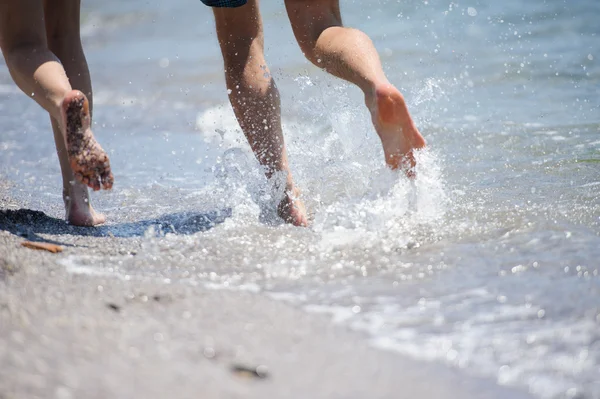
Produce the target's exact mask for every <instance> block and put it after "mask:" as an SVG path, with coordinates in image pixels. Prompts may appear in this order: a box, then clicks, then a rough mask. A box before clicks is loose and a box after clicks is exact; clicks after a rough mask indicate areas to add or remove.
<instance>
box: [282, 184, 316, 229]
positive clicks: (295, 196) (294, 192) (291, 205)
mask: <svg viewBox="0 0 600 399" xmlns="http://www.w3.org/2000/svg"><path fill="white" fill-rule="evenodd" d="M277 214H278V215H279V217H280V218H282V219H283V220H284V221H285V222H286V223H289V224H293V225H294V226H299V227H307V226H308V218H307V217H306V208H305V207H304V203H303V202H302V200H300V190H298V189H297V188H295V187H294V188H292V189H291V190H286V193H285V197H284V198H283V200H281V202H280V203H279V206H278V207H277Z"/></svg>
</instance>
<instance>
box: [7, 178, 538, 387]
mask: <svg viewBox="0 0 600 399" xmlns="http://www.w3.org/2000/svg"><path fill="white" fill-rule="evenodd" d="M7 187H8V183H7V182H1V181H0V190H1V191H0V198H1V199H0V253H1V254H2V256H1V257H0V364H2V367H0V398H3V399H13V398H28V399H33V398H61V399H62V398H90V399H92V398H108V397H110V398H132V397H146V398H164V397H173V398H188V397H189V398H192V397H193V398H198V397H202V398H207V399H208V398H242V397H243V398H264V397H269V398H275V397H280V398H282V397H285V398H306V397H310V398H415V397H417V398H469V397H472V398H506V397H511V398H518V397H527V396H526V395H524V394H522V393H521V392H518V391H513V390H505V389H504V388H499V387H498V386H496V385H495V384H494V383H493V382H491V381H486V380H479V379H471V378H466V377H465V376H464V375H460V374H459V373H458V372H457V371H454V370H450V369H446V368H444V367H442V366H438V365H432V364H426V363H419V362H415V361H412V360H408V359H405V358H403V357H401V356H396V355H395V354H392V353H387V352H383V351H379V350H376V349H373V348H370V347H369V346H368V345H367V342H366V340H365V339H364V337H361V336H360V335H358V334H355V333H353V332H350V331H348V330H346V329H344V328H342V327H339V326H334V325H333V324H332V323H331V322H330V321H329V320H328V319H327V318H326V317H324V316H319V315H313V314H307V313H305V312H303V311H301V310H300V309H296V308H294V307H293V306H290V305H288V304H286V303H283V302H277V301H274V300H272V299H269V298H267V297H265V296H263V295H261V294H257V293H250V292H243V291H229V290H211V289H207V288H204V287H199V286H186V285H183V284H163V283H157V282H151V281H140V280H135V279H131V280H128V279H127V278H122V279H119V278H111V277H106V276H94V275H84V274H73V273H69V272H68V271H67V268H66V267H65V266H64V259H68V258H67V257H68V256H70V255H74V254H75V255H84V254H86V253H93V254H94V255H95V256H98V255H101V254H106V256H109V255H112V256H115V255H119V256H122V257H132V256H136V254H137V253H138V252H137V251H140V250H143V247H142V246H141V243H140V241H141V240H142V238H139V237H137V238H115V237H110V236H108V237H98V236H94V235H93V234H89V233H90V230H89V229H88V230H85V229H84V230H82V229H83V228H76V227H71V226H67V225H66V224H64V222H62V221H60V220H58V219H54V218H50V217H48V216H46V215H44V214H43V213H41V212H35V211H31V210H21V211H18V209H19V208H20V204H19V203H17V202H16V201H14V200H12V199H11V198H9V196H8V193H7ZM53 229H54V230H55V231H54V232H52V230H53ZM85 231H87V233H85V234H89V235H82V232H85ZM25 240H31V241H45V242H50V243H55V244H58V245H61V246H62V247H63V252H62V253H56V254H53V253H49V252H45V251H36V250H32V249H29V248H25V247H22V246H21V245H20V244H21V242H23V241H25ZM61 262H63V263H61ZM164 266H165V267H170V266H173V265H168V264H165V265H164Z"/></svg>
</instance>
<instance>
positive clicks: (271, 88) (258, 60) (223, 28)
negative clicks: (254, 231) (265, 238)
mask: <svg viewBox="0 0 600 399" xmlns="http://www.w3.org/2000/svg"><path fill="white" fill-rule="evenodd" d="M257 3H258V1H257V0H250V1H249V2H248V4H246V5H244V6H242V7H239V8H215V9H214V14H215V21H216V27H217V36H218V39H219V44H220V46H221V52H222V54H223V61H224V64H225V78H226V82H227V88H228V89H229V92H230V94H229V100H230V101H231V105H232V107H233V111H234V113H235V115H236V118H237V120H238V122H239V124H240V127H241V128H242V130H243V131H244V134H245V136H246V138H247V139H248V142H249V143H250V147H252V151H253V152H254V154H255V155H256V158H257V159H258V161H259V162H260V164H261V165H262V166H263V167H264V168H265V174H266V175H267V177H268V178H270V177H271V176H272V175H273V174H275V173H283V174H284V175H285V179H286V196H285V198H284V200H283V201H282V203H281V204H280V206H279V207H278V212H279V215H280V216H281V217H282V218H283V219H284V220H285V221H286V222H288V223H292V224H294V225H296V226H305V225H306V224H307V220H306V211H305V210H304V205H303V204H302V202H301V201H300V200H299V199H298V190H297V189H296V188H295V186H294V182H293V180H292V174H291V172H290V170H289V166H288V160H287V153H286V149H285V143H284V140H283V133H282V129H281V114H280V101H279V92H278V91H277V87H276V86H275V81H274V80H273V78H272V77H271V75H270V73H269V70H268V67H267V63H266V61H265V58H264V52H263V50H264V37H263V30H262V20H261V16H260V13H259V10H258V4H257Z"/></svg>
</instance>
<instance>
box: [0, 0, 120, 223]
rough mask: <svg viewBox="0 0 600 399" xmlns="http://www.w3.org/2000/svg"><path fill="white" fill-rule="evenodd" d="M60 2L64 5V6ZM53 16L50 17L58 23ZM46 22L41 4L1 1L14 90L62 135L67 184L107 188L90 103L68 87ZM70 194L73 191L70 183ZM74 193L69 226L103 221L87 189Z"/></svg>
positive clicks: (2, 38) (1, 35) (3, 42)
mask: <svg viewBox="0 0 600 399" xmlns="http://www.w3.org/2000/svg"><path fill="white" fill-rule="evenodd" d="M63 1H64V2H65V4H63V6H64V5H66V4H68V3H67V1H66V0H63ZM54 7H56V9H57V11H60V10H61V9H63V8H64V7H60V3H57V4H56V5H55V4H54V3H53V4H52V6H50V7H49V8H54ZM53 15H54V16H53V17H51V18H57V19H58V17H57V16H56V14H53ZM46 22H47V18H46V17H45V15H44V4H43V2H42V0H19V1H0V48H1V49H2V53H3V55H4V58H5V60H6V64H7V66H8V69H9V72H10V74H11V76H12V77H13V79H14V81H15V83H16V84H17V86H19V88H20V89H21V90H22V91H23V92H24V93H25V94H27V95H29V96H31V97H32V98H33V100H35V101H36V102H37V103H38V104H39V105H40V106H41V107H42V108H44V109H45V110H46V111H48V113H49V114H50V116H51V117H52V118H53V119H54V120H55V121H57V125H58V127H59V129H58V130H59V132H60V134H56V135H55V141H56V143H57V148H59V158H60V160H61V167H62V168H63V178H64V180H65V186H67V183H68V182H70V181H75V180H79V181H80V182H83V183H84V184H87V185H88V186H90V187H92V188H94V189H100V187H101V186H102V187H103V188H105V189H109V188H110V187H111V186H112V179H113V178H112V173H111V172H110V165H109V162H108V157H107V156H106V153H105V152H104V151H103V150H102V148H101V147H100V146H99V145H98V143H97V142H96V140H95V139H94V137H93V135H92V133H91V130H90V129H89V104H88V101H87V99H86V97H85V95H84V94H83V93H81V92H80V91H78V90H73V89H72V87H71V84H70V82H69V79H68V78H67V75H66V73H65V70H64V68H63V66H62V64H61V63H60V61H59V59H58V58H57V57H56V55H55V54H54V53H53V52H52V51H50V49H49V48H48V40H47V37H46V32H45V30H46V29H45V26H46ZM77 22H78V20H77ZM56 25H60V23H56ZM63 28H64V26H63ZM60 149H63V150H62V151H61V150H60ZM65 149H66V150H65ZM69 167H70V169H71V170H72V171H74V172H75V173H71V174H70V175H69V176H68V178H67V177H66V176H65V175H66V173H64V171H65V169H69ZM68 190H71V186H70V185H69V186H68ZM69 193H71V191H69ZM69 193H67V195H66V196H69ZM72 194H75V195H73V197H74V198H76V197H77V199H80V200H81V201H80V202H82V204H81V206H79V207H71V208H69V207H68V208H67V220H68V221H69V222H70V223H72V224H75V225H84V226H90V225H95V224H99V223H102V222H103V221H104V217H102V216H101V215H96V214H95V213H94V212H93V210H91V208H90V207H89V201H86V200H87V190H86V189H85V187H83V188H82V187H79V190H78V191H73V193H72Z"/></svg>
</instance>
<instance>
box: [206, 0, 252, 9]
mask: <svg viewBox="0 0 600 399" xmlns="http://www.w3.org/2000/svg"><path fill="white" fill-rule="evenodd" d="M246 1H247V0H202V2H203V3H204V4H206V5H207V6H210V7H229V8H233V7H241V6H243V5H244V4H246Z"/></svg>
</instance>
